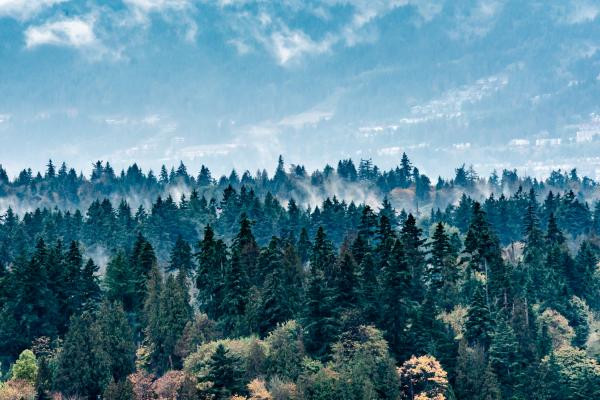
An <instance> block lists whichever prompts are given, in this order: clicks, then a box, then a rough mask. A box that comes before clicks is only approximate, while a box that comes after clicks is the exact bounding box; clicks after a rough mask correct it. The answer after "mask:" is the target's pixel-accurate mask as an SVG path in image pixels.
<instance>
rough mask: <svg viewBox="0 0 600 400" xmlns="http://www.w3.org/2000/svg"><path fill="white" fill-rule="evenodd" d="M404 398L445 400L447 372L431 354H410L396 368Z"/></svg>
mask: <svg viewBox="0 0 600 400" xmlns="http://www.w3.org/2000/svg"><path fill="white" fill-rule="evenodd" d="M397 372H398V375H399V377H400V383H401V386H402V392H403V396H404V398H407V399H411V400H417V399H419V400H426V399H427V400H445V399H446V397H445V393H446V389H447V388H448V374H447V372H446V371H444V369H443V368H442V366H441V365H440V363H439V362H438V361H437V360H436V359H435V358H434V357H432V356H430V355H425V356H420V357H415V356H412V357H411V358H410V360H408V361H406V362H405V363H404V364H402V366H401V367H400V368H398V369H397Z"/></svg>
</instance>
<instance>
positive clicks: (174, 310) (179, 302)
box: [153, 271, 193, 371]
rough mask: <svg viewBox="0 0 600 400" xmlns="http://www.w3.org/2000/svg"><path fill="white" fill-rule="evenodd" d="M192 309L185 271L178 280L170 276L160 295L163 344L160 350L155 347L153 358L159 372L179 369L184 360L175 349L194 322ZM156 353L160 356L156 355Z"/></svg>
mask: <svg viewBox="0 0 600 400" xmlns="http://www.w3.org/2000/svg"><path fill="white" fill-rule="evenodd" d="M192 314H193V313H192V307H191V305H190V299H189V288H188V285H187V281H186V276H185V274H184V272H183V271H180V272H179V273H178V274H177V278H175V277H174V276H173V275H169V276H168V277H167V279H166V281H165V284H164V289H163V290H162V293H161V295H160V305H159V316H158V317H159V321H160V322H159V330H160V336H161V340H160V342H161V343H162V346H161V347H160V348H158V347H156V346H154V347H153V349H154V351H155V353H154V354H153V357H154V358H155V359H156V360H159V361H158V370H159V371H165V370H166V369H179V368H181V367H182V360H181V359H179V357H177V355H176V354H175V347H176V345H177V342H178V340H179V339H180V337H181V335H182V334H183V330H184V329H185V326H186V325H187V323H188V322H189V321H191V320H192ZM156 352H158V353H160V354H156Z"/></svg>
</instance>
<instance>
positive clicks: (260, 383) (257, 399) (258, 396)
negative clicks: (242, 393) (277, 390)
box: [248, 379, 273, 400]
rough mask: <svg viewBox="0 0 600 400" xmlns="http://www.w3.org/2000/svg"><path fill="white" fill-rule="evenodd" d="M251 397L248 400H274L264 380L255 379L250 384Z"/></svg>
mask: <svg viewBox="0 0 600 400" xmlns="http://www.w3.org/2000/svg"><path fill="white" fill-rule="evenodd" d="M248 391H249V392H250V397H248V400H272V399H273V396H271V393H269V391H268V390H267V385H266V383H265V381H264V380H262V379H254V380H252V382H250V383H249V384H248Z"/></svg>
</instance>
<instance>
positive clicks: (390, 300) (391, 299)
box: [380, 240, 415, 360]
mask: <svg viewBox="0 0 600 400" xmlns="http://www.w3.org/2000/svg"><path fill="white" fill-rule="evenodd" d="M382 275H383V276H382V282H381V296H380V301H381V316H380V318H381V319H380V326H381V327H382V328H383V330H384V332H385V338H386V339H387V341H388V343H389V345H390V349H391V351H392V354H394V356H395V357H396V359H398V360H403V359H405V358H407V357H409V356H410V354H408V352H409V351H410V350H409V348H408V345H409V341H408V337H407V335H408V324H409V321H410V318H411V317H412V315H413V311H414V307H415V304H414V301H413V300H412V299H411V297H410V296H411V294H412V293H413V291H412V282H414V280H413V279H412V275H411V271H410V268H409V266H408V263H407V260H406V255H405V252H404V245H403V244H402V242H400V240H396V243H395V244H394V247H393V248H392V252H391V254H390V257H389V259H388V260H387V262H386V263H385V266H384V268H383V271H382Z"/></svg>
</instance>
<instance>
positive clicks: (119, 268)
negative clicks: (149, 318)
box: [104, 251, 138, 312]
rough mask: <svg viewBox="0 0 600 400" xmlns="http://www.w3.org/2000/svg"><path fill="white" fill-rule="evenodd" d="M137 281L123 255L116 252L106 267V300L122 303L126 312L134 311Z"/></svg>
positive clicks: (120, 252)
mask: <svg viewBox="0 0 600 400" xmlns="http://www.w3.org/2000/svg"><path fill="white" fill-rule="evenodd" d="M137 279H138V277H136V276H135V275H134V271H132V269H131V266H130V264H129V262H128V260H127V257H126V256H125V253H123V252H122V251H119V252H117V254H116V255H115V256H114V257H113V258H112V259H111V260H110V261H109V262H108V265H107V266H106V274H105V276H104V285H105V286H106V296H107V298H108V299H109V300H111V301H118V302H120V303H122V304H123V307H124V308H125V311H127V312H131V311H135V309H136V308H135V307H136V302H137V291H136V286H137V284H136V282H137Z"/></svg>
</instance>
